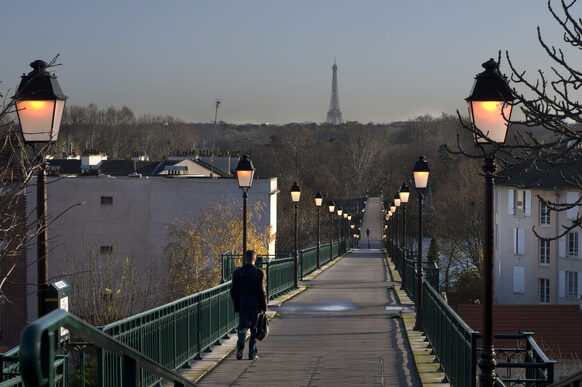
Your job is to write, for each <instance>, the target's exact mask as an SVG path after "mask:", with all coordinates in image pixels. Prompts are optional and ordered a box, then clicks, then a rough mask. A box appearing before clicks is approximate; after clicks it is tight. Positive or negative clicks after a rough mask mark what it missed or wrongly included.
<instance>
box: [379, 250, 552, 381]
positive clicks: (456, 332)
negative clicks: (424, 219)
mask: <svg viewBox="0 0 582 387" xmlns="http://www.w3.org/2000/svg"><path fill="white" fill-rule="evenodd" d="M387 251H388V253H389V255H390V257H391V258H392V259H393V262H394V264H395V266H396V269H397V270H398V271H399V272H400V274H401V277H402V278H403V279H404V282H405V286H404V289H405V291H406V292H407V293H408V295H409V296H410V298H411V299H412V300H413V301H415V300H416V292H417V276H416V261H415V260H414V258H415V256H416V252H412V254H410V257H407V258H406V259H405V258H404V254H403V252H402V250H401V249H400V247H399V246H397V245H391V244H388V245H387ZM408 258H410V259H408ZM423 271H424V278H423V283H424V286H423V296H422V308H423V314H422V327H423V329H424V333H425V335H426V338H427V339H428V341H429V342H430V344H431V347H432V349H433V352H434V354H435V356H436V358H437V359H438V361H439V363H440V365H441V368H442V369H443V371H444V373H445V375H446V376H447V379H448V381H449V382H450V383H451V384H452V385H455V386H475V385H476V384H477V376H476V375H477V362H478V354H479V351H480V348H479V346H478V345H479V340H480V338H481V334H480V333H479V332H477V331H474V330H472V329H471V328H470V327H469V326H468V325H467V324H466V323H465V322H464V321H463V320H462V319H461V317H460V316H459V315H457V314H456V313H455V312H454V311H453V309H452V308H451V307H450V306H449V305H448V304H447V303H446V301H445V300H444V299H443V298H442V297H441V296H440V294H439V292H438V289H439V283H440V282H439V270H438V267H437V266H436V264H434V263H427V262H424V263H423ZM494 337H495V339H497V340H507V339H511V340H513V341H514V343H515V347H513V346H511V347H499V348H495V351H496V352H497V360H498V364H497V367H496V373H497V375H498V376H499V379H498V380H497V383H496V384H497V385H498V386H517V385H519V386H524V385H525V386H548V385H550V384H551V383H552V382H553V379H554V362H553V361H551V360H548V358H547V357H546V356H545V354H544V353H543V352H542V351H541V349H540V348H539V347H538V345H537V344H536V342H535V340H534V339H533V337H531V333H520V334H516V335H494Z"/></svg>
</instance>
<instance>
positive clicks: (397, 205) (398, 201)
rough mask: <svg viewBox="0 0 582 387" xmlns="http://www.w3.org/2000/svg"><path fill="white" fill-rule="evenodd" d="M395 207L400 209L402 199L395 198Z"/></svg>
mask: <svg viewBox="0 0 582 387" xmlns="http://www.w3.org/2000/svg"><path fill="white" fill-rule="evenodd" d="M394 205H395V206H396V207H400V198H394Z"/></svg>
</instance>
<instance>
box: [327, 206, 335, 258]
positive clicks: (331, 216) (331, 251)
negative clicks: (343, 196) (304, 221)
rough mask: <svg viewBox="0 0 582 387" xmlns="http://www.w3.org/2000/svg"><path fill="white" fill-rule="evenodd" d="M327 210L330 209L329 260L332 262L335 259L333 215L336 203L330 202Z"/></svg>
mask: <svg viewBox="0 0 582 387" xmlns="http://www.w3.org/2000/svg"><path fill="white" fill-rule="evenodd" d="M327 208H328V209H329V216H330V218H329V220H330V222H329V227H330V228H329V260H330V261H331V260H332V259H333V213H334V211H335V203H334V202H329V204H328V205H327Z"/></svg>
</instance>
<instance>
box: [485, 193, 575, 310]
mask: <svg viewBox="0 0 582 387" xmlns="http://www.w3.org/2000/svg"><path fill="white" fill-rule="evenodd" d="M514 189H515V188H514V187H507V186H496V187H495V247H494V281H495V282H494V288H495V297H494V302H495V303H496V304H539V303H540V302H539V288H538V279H539V278H546V279H549V280H550V294H549V296H550V299H549V303H550V304H574V303H576V304H577V303H578V299H577V298H568V297H560V293H561V291H560V289H563V288H564V286H565V284H564V281H563V278H562V279H561V278H560V271H566V270H567V271H575V272H578V273H581V274H582V254H581V255H580V256H578V257H568V258H566V257H564V256H560V254H559V249H558V245H559V243H558V241H557V240H553V241H550V262H549V264H544V263H541V262H540V252H539V240H538V238H537V236H536V235H535V234H534V232H533V231H532V228H533V227H535V230H536V232H537V233H538V234H539V235H540V236H542V237H548V238H549V237H555V236H556V235H558V233H559V232H561V227H560V225H566V224H571V221H570V220H568V219H567V217H566V212H556V211H551V212H550V224H549V225H542V224H540V199H539V197H542V198H544V199H545V200H548V201H552V202H556V201H557V200H559V201H560V202H565V200H566V193H565V192H566V191H554V190H541V189H537V190H526V191H527V192H528V193H527V195H526V197H527V198H529V204H526V206H528V205H529V211H527V212H524V213H522V214H515V213H513V214H510V213H509V212H510V208H511V205H510V201H511V197H512V196H513V195H514V194H513V193H511V192H510V191H512V190H514ZM556 194H557V195H558V196H556ZM516 228H519V229H521V230H523V239H522V241H523V246H524V247H523V251H522V252H520V253H517V254H516V253H515V248H514V243H515V242H516V236H515V235H514V234H515V231H514V229H516ZM581 231H582V230H581ZM581 237H582V236H581ZM581 242H582V241H581ZM581 247H582V245H581ZM581 252H582V249H581ZM520 272H521V273H522V274H523V279H524V280H523V287H521V286H519V283H516V281H517V279H518V278H517V277H519V276H520V275H521V274H520ZM578 287H579V292H580V291H581V290H582V283H580V282H579V284H578Z"/></svg>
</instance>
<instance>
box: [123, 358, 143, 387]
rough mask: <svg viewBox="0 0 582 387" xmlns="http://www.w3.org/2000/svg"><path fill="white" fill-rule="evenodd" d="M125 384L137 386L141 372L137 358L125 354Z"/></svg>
mask: <svg viewBox="0 0 582 387" xmlns="http://www.w3.org/2000/svg"><path fill="white" fill-rule="evenodd" d="M122 374H123V378H122V380H123V386H124V387H125V386H136V387H137V385H138V382H139V373H138V369H137V363H136V361H135V359H132V358H131V357H129V356H123V370H122Z"/></svg>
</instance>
